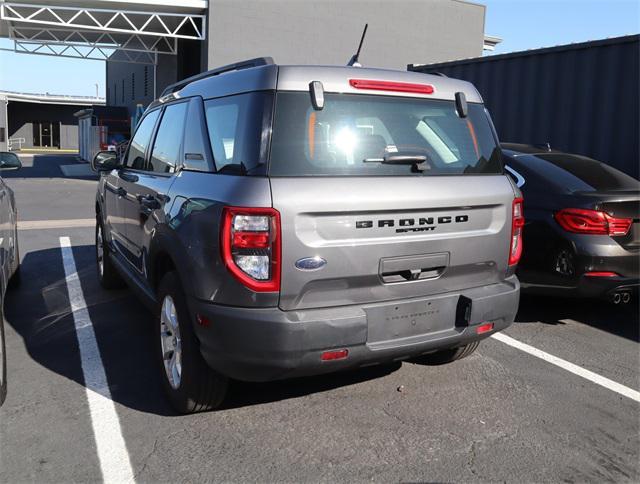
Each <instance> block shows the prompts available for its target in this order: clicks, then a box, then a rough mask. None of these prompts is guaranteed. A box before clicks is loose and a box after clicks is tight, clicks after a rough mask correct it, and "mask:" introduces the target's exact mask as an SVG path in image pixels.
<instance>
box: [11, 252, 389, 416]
mask: <svg viewBox="0 0 640 484" xmlns="http://www.w3.org/2000/svg"><path fill="white" fill-rule="evenodd" d="M73 254H74V258H75V262H76V267H77V269H78V275H79V277H80V281H81V284H82V289H83V293H84V298H85V302H86V304H87V308H88V310H89V315H90V317H91V321H92V323H93V327H94V331H95V334H96V339H97V341H98V346H99V348H100V354H101V357H102V362H103V365H104V368H105V372H106V375H107V379H108V381H109V388H110V390H111V397H112V399H113V400H114V401H115V402H116V403H118V404H120V405H123V406H125V407H128V408H131V409H135V410H138V411H141V412H145V413H152V414H156V415H161V416H172V415H176V414H175V412H174V411H173V410H172V409H171V407H170V406H169V404H168V403H167V400H166V399H165V397H164V393H163V390H162V386H161V381H160V374H159V371H160V370H159V369H158V368H156V366H155V362H154V359H153V344H154V343H155V342H154V341H152V338H151V334H153V331H152V324H153V320H152V316H151V314H150V313H149V311H148V310H147V309H146V308H145V307H144V306H143V305H142V304H141V303H139V302H138V301H137V300H136V298H135V297H134V296H133V295H132V294H131V293H130V292H129V291H128V290H120V291H105V290H104V289H102V288H101V287H100V286H99V283H98V280H97V274H96V269H95V263H94V247H93V246H92V245H84V246H75V247H74V248H73ZM21 273H22V274H21V275H22V285H21V286H20V287H19V288H18V289H17V290H14V291H12V292H11V293H10V294H9V295H8V297H7V298H6V301H5V316H6V318H5V319H6V322H7V323H8V324H9V325H10V326H11V327H13V328H14V330H15V331H16V332H17V333H18V334H20V336H21V337H22V338H23V341H24V344H25V346H26V349H27V351H28V353H29V355H30V356H31V357H32V358H33V359H34V360H35V361H36V362H38V363H39V364H41V365H42V366H44V367H45V368H47V369H49V370H51V371H53V372H55V373H57V374H59V375H62V376H64V377H67V378H69V379H71V380H73V381H75V382H77V383H78V384H79V385H82V386H84V378H83V375H82V368H81V364H80V355H79V350H78V343H77V340H76V335H75V326H74V321H73V316H72V314H71V312H70V307H69V298H68V294H67V287H66V283H65V277H64V268H63V266H62V257H61V252H60V249H58V248H52V249H47V250H41V251H36V252H30V253H28V254H26V255H25V257H24V259H23V262H22V266H21ZM400 366H401V364H400V363H395V364H389V365H381V366H375V367H368V368H363V369H359V370H353V371H347V372H343V373H337V374H330V375H322V376H316V377H311V378H305V379H295V380H286V381H278V382H271V383H260V384H254V383H244V382H234V383H233V385H232V392H231V394H230V396H229V400H228V401H227V402H226V404H225V406H224V408H225V409H231V408H239V407H245V406H250V405H257V404H262V403H268V402H274V401H278V400H285V399H289V398H297V397H300V396H303V395H308V394H312V393H319V392H325V391H328V390H331V389H334V388H338V387H344V386H348V385H355V384H357V383H361V382H363V381H367V380H371V379H374V378H380V377H382V376H385V375H388V374H389V373H392V372H394V371H396V370H398V369H399V368H400ZM14 384H15V383H14Z"/></svg>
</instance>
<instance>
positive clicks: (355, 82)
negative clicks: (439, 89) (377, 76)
mask: <svg viewBox="0 0 640 484" xmlns="http://www.w3.org/2000/svg"><path fill="white" fill-rule="evenodd" d="M349 84H351V87H355V88H356V89H370V90H373V91H392V92H410V93H413V94H433V93H434V91H435V90H434V89H433V86H432V85H430V84H411V83H408V82H393V81H375V80H371V79H349Z"/></svg>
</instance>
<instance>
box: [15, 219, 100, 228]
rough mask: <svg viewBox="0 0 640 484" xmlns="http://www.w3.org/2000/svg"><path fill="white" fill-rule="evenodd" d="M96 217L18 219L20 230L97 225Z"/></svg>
mask: <svg viewBox="0 0 640 484" xmlns="http://www.w3.org/2000/svg"><path fill="white" fill-rule="evenodd" d="M95 225H96V219H95V218H72V219H63V220H18V230H38V229H40V230H42V229H73V228H76V227H95Z"/></svg>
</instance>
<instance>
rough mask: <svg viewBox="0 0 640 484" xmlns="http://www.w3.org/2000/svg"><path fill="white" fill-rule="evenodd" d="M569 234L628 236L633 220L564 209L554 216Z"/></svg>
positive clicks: (600, 213)
mask: <svg viewBox="0 0 640 484" xmlns="http://www.w3.org/2000/svg"><path fill="white" fill-rule="evenodd" d="M554 218H555V219H556V222H558V224H560V227H562V228H563V229H564V230H566V231H567V232H573V233H575V234H590V235H610V236H617V235H627V233H629V229H630V228H631V224H632V223H633V219H630V218H616V217H612V216H611V215H609V214H608V213H606V212H601V211H598V210H587V209H583V208H563V209H562V210H560V211H558V212H556V213H555V214H554Z"/></svg>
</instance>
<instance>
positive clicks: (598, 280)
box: [518, 242, 640, 298]
mask: <svg viewBox="0 0 640 484" xmlns="http://www.w3.org/2000/svg"><path fill="white" fill-rule="evenodd" d="M576 246H577V249H576V250H575V252H574V269H575V273H576V275H575V276H572V277H568V276H565V277H563V276H561V275H559V274H557V273H555V272H553V271H552V269H551V268H550V269H549V270H548V272H547V274H545V276H546V277H540V276H538V277H530V276H529V274H528V273H524V272H520V271H519V272H518V276H519V277H520V278H521V280H522V290H523V291H524V292H526V293H532V294H548V295H554V296H566V297H593V298H606V297H608V296H610V295H611V294H612V293H615V292H632V293H636V294H637V292H638V288H639V287H640V257H639V254H638V253H637V252H635V253H634V252H629V251H627V250H625V249H624V248H622V247H620V246H619V245H617V244H614V243H613V242H610V243H609V245H602V244H601V245H598V244H592V245H588V244H586V243H583V244H582V245H578V244H576ZM550 265H552V264H550ZM589 272H614V273H616V274H618V275H617V276H587V275H585V274H586V273H589Z"/></svg>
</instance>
